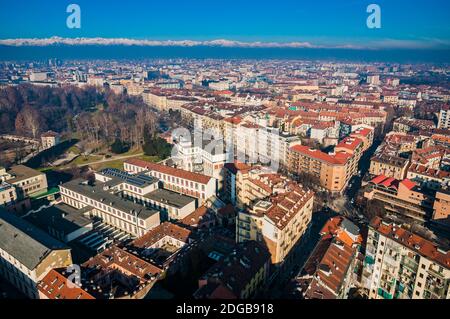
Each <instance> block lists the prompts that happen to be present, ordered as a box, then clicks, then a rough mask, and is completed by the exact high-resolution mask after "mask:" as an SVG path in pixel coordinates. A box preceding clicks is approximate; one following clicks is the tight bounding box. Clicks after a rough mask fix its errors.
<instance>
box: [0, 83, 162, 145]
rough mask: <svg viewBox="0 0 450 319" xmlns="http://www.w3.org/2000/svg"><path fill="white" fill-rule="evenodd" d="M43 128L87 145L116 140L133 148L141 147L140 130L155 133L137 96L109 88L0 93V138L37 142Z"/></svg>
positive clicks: (149, 112) (151, 114)
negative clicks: (7, 135) (13, 136)
mask: <svg viewBox="0 0 450 319" xmlns="http://www.w3.org/2000/svg"><path fill="white" fill-rule="evenodd" d="M47 130H53V131H56V132H60V133H66V134H68V135H72V136H73V134H76V135H77V137H78V138H79V139H80V140H82V141H85V142H87V143H90V142H92V143H97V144H99V145H111V144H112V143H114V142H115V141H116V140H120V141H121V142H122V143H124V144H126V145H128V146H130V147H133V146H136V145H141V144H143V143H144V134H145V131H146V130H149V132H150V133H154V132H155V130H156V115H155V113H154V112H153V111H152V110H151V109H149V108H148V107H147V105H145V104H144V102H143V101H142V99H141V98H135V97H130V96H128V95H116V94H114V93H113V92H112V91H110V90H109V89H102V90H97V89H96V88H94V87H86V88H78V87H73V86H68V87H61V88H51V87H37V86H32V85H19V86H15V87H6V88H4V89H2V90H0V134H5V133H10V134H11V133H12V134H18V135H25V136H30V137H35V138H37V137H39V135H40V134H41V133H42V132H45V131H47ZM116 146H117V145H116Z"/></svg>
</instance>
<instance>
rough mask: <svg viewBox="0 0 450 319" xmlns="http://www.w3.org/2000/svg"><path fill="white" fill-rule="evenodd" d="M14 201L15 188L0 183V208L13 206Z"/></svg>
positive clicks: (15, 198)
mask: <svg viewBox="0 0 450 319" xmlns="http://www.w3.org/2000/svg"><path fill="white" fill-rule="evenodd" d="M16 200H17V193H16V188H15V187H14V186H13V185H11V184H9V183H6V182H0V206H7V205H10V204H13V203H14V202H15V201H16Z"/></svg>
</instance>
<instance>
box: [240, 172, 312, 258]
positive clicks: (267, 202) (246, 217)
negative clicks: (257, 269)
mask: <svg viewBox="0 0 450 319" xmlns="http://www.w3.org/2000/svg"><path fill="white" fill-rule="evenodd" d="M269 190H270V193H269ZM240 197H241V198H242V199H241V201H242V202H245V203H248V208H247V209H244V210H241V211H240V212H239V213H238V216H237V220H236V241H237V242H244V241H247V240H256V241H259V242H263V243H265V245H266V246H267V248H268V249H269V252H270V254H271V256H272V263H273V264H276V265H280V264H284V263H285V262H288V261H289V257H288V255H289V253H290V252H291V250H292V248H293V247H294V246H295V244H296V243H297V242H298V241H299V239H300V238H301V237H302V236H303V235H304V234H305V232H306V231H307V229H308V226H309V223H310V222H311V218H312V209H313V201H314V193H313V192H311V191H308V190H306V189H304V188H303V187H302V186H301V185H299V184H297V183H295V182H292V181H290V180H288V179H287V178H286V177H284V176H281V175H280V174H264V173H262V174H259V176H254V175H252V176H251V177H249V178H248V180H247V181H246V182H245V183H244V186H243V189H242V192H241V194H240Z"/></svg>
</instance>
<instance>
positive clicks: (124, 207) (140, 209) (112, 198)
mask: <svg viewBox="0 0 450 319" xmlns="http://www.w3.org/2000/svg"><path fill="white" fill-rule="evenodd" d="M103 185H104V184H95V183H94V184H93V185H90V184H88V183H87V182H86V181H84V180H83V179H81V178H78V179H75V180H72V181H70V182H68V183H65V184H63V185H62V187H64V188H67V189H69V190H71V191H73V192H75V193H78V194H81V195H83V196H86V197H88V198H91V199H93V200H96V201H98V202H101V203H103V204H104V205H107V206H110V207H112V208H116V209H118V210H120V211H122V212H124V213H128V214H131V215H133V216H134V214H135V213H136V214H137V216H138V217H139V218H143V219H147V218H149V217H151V216H153V215H155V214H159V212H158V211H157V210H154V209H151V208H147V207H145V206H142V205H139V204H136V203H134V202H132V201H129V200H127V199H125V198H122V197H120V196H118V195H115V194H113V193H111V192H108V189H106V190H105V189H104V188H103Z"/></svg>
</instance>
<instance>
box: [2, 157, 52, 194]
mask: <svg viewBox="0 0 450 319" xmlns="http://www.w3.org/2000/svg"><path fill="white" fill-rule="evenodd" d="M7 174H8V175H9V177H7V178H6V181H7V182H8V184H11V185H14V186H15V187H16V192H17V197H18V198H19V199H23V198H26V197H29V196H33V195H38V194H42V193H45V192H46V191H47V187H48V185H47V177H46V175H45V173H41V172H39V171H37V170H34V169H32V168H29V167H27V166H24V165H16V166H12V167H11V168H10V169H9V170H8V172H7Z"/></svg>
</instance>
